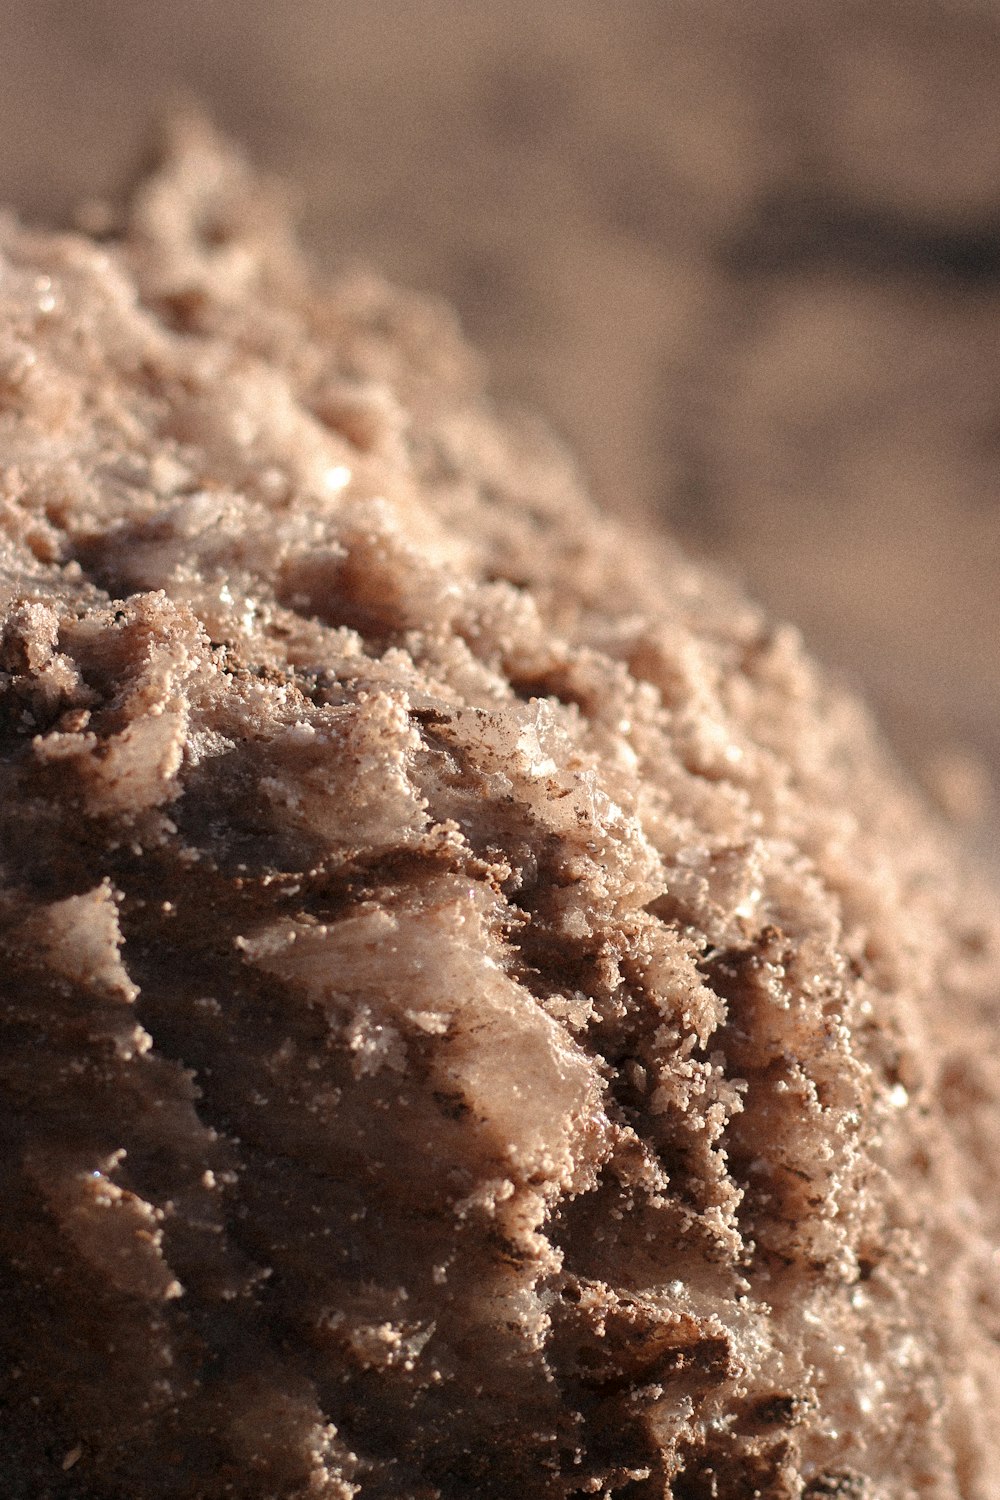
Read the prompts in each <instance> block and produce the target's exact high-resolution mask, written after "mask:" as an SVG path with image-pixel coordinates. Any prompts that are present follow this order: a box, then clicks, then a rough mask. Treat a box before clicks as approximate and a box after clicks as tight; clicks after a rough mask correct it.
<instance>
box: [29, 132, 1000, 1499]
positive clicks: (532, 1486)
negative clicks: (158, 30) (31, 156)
mask: <svg viewBox="0 0 1000 1500" xmlns="http://www.w3.org/2000/svg"><path fill="white" fill-rule="evenodd" d="M0 407H2V410H0V485H2V488H0V528H2V529H0V589H2V593H0V608H2V615H0V619H2V627H0V630H2V633H0V671H2V675H0V840H2V844H0V858H2V868H0V929H2V937H0V944H2V947H3V965H4V967H3V979H2V982H0V995H2V1004H3V1022H4V1027H5V1033H4V1038H3V1046H2V1054H0V1057H2V1062H0V1068H2V1106H0V1107H2V1109H3V1115H4V1117H3V1124H2V1139H3V1142H4V1150H3V1173H4V1177H3V1194H2V1197H0V1259H2V1267H0V1278H2V1279H0V1288H2V1294H3V1302H2V1308H3V1317H2V1340H3V1362H2V1372H0V1403H2V1406H3V1413H4V1427H3V1442H2V1444H0V1491H2V1493H3V1495H4V1496H5V1497H6V1500H48V1497H51V1500H61V1497H66V1500H91V1497H92V1500H123V1497H126V1496H127V1497H129V1500H154V1497H155V1500H167V1497H185V1500H217V1497H218V1500H221V1497H224V1496H228V1497H242V1500H267V1497H274V1500H293V1497H294V1500H306V1497H324V1496H325V1497H331V1500H348V1497H351V1496H354V1495H359V1496H360V1497H362V1500H438V1497H440V1500H473V1497H475V1500H479V1497H483V1500H509V1497H515V1496H517V1497H519V1500H520V1497H524V1500H549V1497H553V1500H554V1497H563V1496H569V1495H595V1496H600V1495H605V1496H620V1497H622V1500H625V1497H627V1500H653V1497H665V1496H676V1497H681V1500H702V1497H704V1500H708V1497H716V1500H750V1497H753V1496H757V1497H761V1500H820V1497H832V1496H839V1497H843V1500H848V1497H849V1500H911V1497H914V1496H918V1497H920V1500H995V1497H996V1496H998V1495H1000V1479H998V1475H1000V1447H998V1444H997V1436H996V1434H997V1430H998V1427H1000V1372H998V1365H1000V1353H998V1339H1000V1293H998V1281H1000V1201H998V1199H1000V1193H998V1176H997V1165H996V1162H997V1154H998V1150H1000V1074H998V1067H997V1062H996V1051H997V1047H996V1040H997V996H998V990H1000V940H998V934H997V930H996V926H995V923H994V922H993V919H992V916H991V912H992V907H991V905H990V901H989V899H988V896H987V895H986V894H981V893H978V892H977V891H976V890H975V889H974V888H973V887H972V885H971V883H970V882H969V881H968V880H965V881H962V880H960V879H959V878H958V876H957V874H956V868H957V865H956V856H955V854H954V851H953V850H951V849H950V848H949V847H948V846H947V845H946V843H945V841H944V836H943V835H942V834H940V833H939V832H938V830H937V829H936V827H935V826H934V825H933V823H932V821H931V818H930V815H929V814H928V813H927V812H926V810H925V809H924V807H923V806H922V805H921V803H920V801H919V799H918V798H917V796H916V794H915V793H914V792H912V791H911V790H910V789H909V787H908V786H907V785H906V784H905V782H904V781H903V780H902V778H901V777H900V776H899V775H898V773H897V772H896V771H895V770H894V768H893V767H892V765H891V764H890V763H889V762H888V760H887V759H886V757H884V755H883V753H882V751H881V749H880V747H879V744H878V742H877V740H876V739H875V738H874V737H873V734H872V732H871V729H870V727H869V725H868V723H867V721H866V718H865V715H864V713H863V711H862V710H861V709H860V708H859V706H858V705H857V703H855V702H854V701H853V700H852V699H850V698H848V697H846V696H844V695H842V694H841V693H840V692H839V691H838V690H836V689H835V688H834V687H832V686H831V685H830V683H829V682H828V681H826V680H825V679H824V677H823V676H822V674H821V673H819V672H818V671H817V670H816V669H815V668H814V667H813V666H812V665H811V664H810V663H809V662H808V660H807V659H805V657H804V656H803V654H802V652H801V650H800V647H799V643H798V639H797V637H796V634H795V632H794V631H792V630H791V629H789V628H787V627H781V626H775V625H773V624H772V623H771V622H770V621H768V620H767V619H765V618H763V617H762V616H761V614H760V613H759V611H757V610H756V609H755V608H754V607H753V606H751V605H749V604H748V603H747V602H746V601H745V600H744V599H743V598H742V597H740V596H739V595H738V594H737V593H735V592H734V591H732V590H730V589H729V588H728V587H726V586H725V585H724V584H723V583H721V582H720V581H719V580H717V579H715V578H712V577H710V576H707V575H706V574H705V573H704V572H702V571H700V570H698V569H695V568H694V567H692V566H690V565H689V564H688V563H687V562H685V560H684V559H683V558H682V557H680V556H679V555H677V554H676V553H675V552H674V551H673V550H672V549H671V548H670V546H669V544H668V543H666V542H665V541H663V540H662V539H661V538H658V537H651V536H650V537H634V536H629V535H625V534H623V533H621V532H620V531H617V530H615V529H613V528H612V527H611V525H610V524H608V523H606V522H605V521H604V520H602V519H601V517H600V516H599V515H597V514H596V513H595V512H594V511H593V510H592V509H591V508H590V506H589V504H588V502H587V500H586V498H585V497H584V495H583V494H582V492H581V488H580V485H579V481H578V479H577V477H576V475H575V474H574V472H573V470H572V468H571V467H570V466H569V464H568V463H567V460H566V458H565V456H564V455H563V453H562V452H561V451H560V450H559V449H558V448H557V447H556V446H555V445H554V444H553V443H552V442H551V441H550V440H549V439H548V438H547V437H546V435H545V432H544V429H541V428H540V427H538V426H536V425H535V424H534V423H533V422H531V421H528V420H526V419H524V418H523V417H510V418H504V419H501V418H499V417H498V415H497V414H496V412H495V411H494V410H493V409H492V408H491V407H490V405H489V404H488V402H487V401H486V400H485V398H484V397H483V396H482V394H481V392H480V388H479V371H478V367H477V364H476V362H475V360H474V359H473V357H472V356H471V355H470V354H469V352H468V350H467V349H466V347H465V346H464V345H463V343H462V341H461V338H460V337H459V335H458V333H457V330H456V328H455V326H454V323H453V321H452V319H451V318H450V317H449V315H448V313H447V312H446V311H445V310H443V309H442V308H440V307H438V306H436V305H431V304H428V303H427V302H424V301H421V300H420V299H417V298H415V297H411V296H408V295H403V294H401V293H399V292H396V291H394V290H391V289H390V288H388V287H386V286H385V285H383V284H382V283H381V282H379V281H377V280H375V279H370V278H367V277H365V276H363V275H355V276H353V277H351V278H349V279H346V280H342V281H340V282H339V283H336V284H334V285H333V286H319V285H317V284H316V283H315V282H314V280H313V278H312V277H311V275H310V273H309V271H308V269H307V268H306V267H304V266H303V265H302V263H301V262H300V260H299V258H298V256H297V254H296V252H295V249H294V247H293V245H292V244H291V243H290V241H289V239H288V236H287V232H286V229H285V227H284V223H283V220H282V216H281V214H280V212H279V210H278V209H277V208H275V207H272V205H271V203H270V201H269V198H268V195H267V193H266V191H265V190H264V189H262V187H261V185H260V184H259V183H258V182H257V181H256V180H255V179H254V178H253V177H252V175H251V174H250V173H249V172H248V170H247V169H246V168H245V167H244V166H243V165H242V164H241V163H240V162H239V161H238V160H236V159H234V158H233V157H232V156H230V155H229V154H228V153H226V152H225V151H223V150H221V149H220V148H219V147H218V146H217V144H216V143H215V142H214V141H213V140H212V139H211V138H210V137H209V136H208V135H207V134H206V133H205V132H204V131H203V130H201V129H200V128H199V127H196V126H186V127H183V128H181V129H179V130H178V132H177V133H176V136H175V139H174V141H173V143H172V145H171V147H170V149H169V151H168V153H167V159H166V162H165V165H164V166H163V167H162V168H161V170H160V171H159V172H158V174H157V175H155V176H154V177H152V178H151V179H150V180H149V181H147V182H146V183H145V184H144V185H143V186H142V187H141V188H140V190H139V192H138V193H137V195H136V198H135V200H134V203H133V206H132V210H131V214H130V217H129V219H128V222H127V225H126V226H125V227H124V229H123V230H122V232H121V234H120V235H116V236H115V237H112V238H109V239H107V240H105V241H104V242H103V243H95V242H92V241H90V240H88V239H86V238H84V237H81V236H76V235H65V236H53V235H50V234H38V233H32V232H29V231H27V230H24V229H22V228H20V227H18V226H17V225H16V224H15V223H14V222H12V221H6V222H5V223H4V224H3V227H2V231H0Z"/></svg>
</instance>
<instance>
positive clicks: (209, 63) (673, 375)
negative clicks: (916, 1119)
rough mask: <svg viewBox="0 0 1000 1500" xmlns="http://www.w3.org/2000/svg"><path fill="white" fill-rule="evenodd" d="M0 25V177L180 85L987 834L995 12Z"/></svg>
mask: <svg viewBox="0 0 1000 1500" xmlns="http://www.w3.org/2000/svg"><path fill="white" fill-rule="evenodd" d="M0 41H2V45H0V126H2V129H0V197H2V198H3V199H5V200H7V201H9V202H12V203H13V204H14V205H15V206H16V207H17V208H18V209H19V211H20V212H22V213H23V214H25V215H26V216H28V217H29V218H31V219H35V220H41V221H46V222H54V221H65V220H66V219H67V217H68V216H69V215H70V213H71V212H72V210H73V206H74V205H75V204H78V203H79V202H80V201H81V200H83V199H86V198H93V197H101V196H105V195H114V194H115V193H117V192H119V191H120V190H121V188H122V186H123V185H124V184H125V183H126V182H127V181H128V180H129V178H130V177H131V176H133V175H134V173H135V172H136V171H137V169H138V166H139V163H140V162H141V159H142V155H143V152H144V150H146V149H147V147H148V143H149V139H150V130H151V122H152V121H153V119H154V118H155V115H156V111H157V110H158V109H159V108H160V107H161V106H162V105H163V104H164V103H165V102H166V101H167V100H168V99H169V98H170V97H171V95H172V94H174V93H175V92H176V91H177V90H186V91H188V92H189V93H190V94H192V95H194V96H195V97H197V98H199V99H201V100H202V101H204V103H205V105H206V106H207V108H208V109H209V110H210V111H211V112H212V114H213V115H214V116H215V118H216V119H217V120H218V121H219V122H220V123H221V124H222V125H223V126H224V127H225V128H227V129H229V130H230V131H232V132H233V133H234V134H235V135H236V136H237V137H239V138H240V139H241V140H243V141H244V142H245V143H246V144H247V146H248V147H249V148H250V150H251V151H252V152H253V153H254V154H255V155H256V156H257V157H258V159H259V160H261V161H262V162H263V163H264V164H265V165H266V166H267V167H268V168H269V169H271V170H272V171H274V172H276V173H278V174H280V175H281V176H282V178H283V179H284V180H286V181H287V182H288V183H289V184H290V185H291V187H292V189H293V190H294V192H295V194H296V195H297V197H298V201H299V204H300V207H301V211H302V215H303V220H304V225H305V230H306V233H307V235H308V238H309V240H310V242H311V244H312V245H313V246H314V247H315V248H316V250H317V251H318V253H319V254H320V255H321V257H322V258H323V259H324V260H325V261H326V262H327V263H328V264H330V265H336V264H338V263H341V262H343V261H344V260H345V259H362V260H366V261H374V262H375V263H376V264H378V265H379V266H380V267H382V268H383V269H384V270H385V271H386V272H387V273H388V274H390V275H391V276H393V277H395V278H398V279H401V280H403V281H404V282H407V283H409V284H411V285H416V286H420V287H424V288H427V289H429V290H431V291H433V292H438V293H441V294H443V295H445V296H447V297H448V298H449V299H450V300H452V301H453V302H454V303H455V304H456V305H457V306H458V309H459V311H460V314H461V316H462V319H463V321H464V323H465V326H466V327H467V329H468V331H469V333H470V335H471V336H472V338H473V339H474V340H475V341H476V342H477V343H478V344H479V345H480V346H481V347H482V348H483V349H484V350H485V352H486V354H487V355H488V357H489V359H490V361H491V363H492V366H493V370H494V373H495V381H494V384H495V387H496V389H497V391H498V393H499V394H500V395H501V396H502V397H504V398H507V397H513V398H516V399H518V400H525V399H526V400H529V401H531V402H533V403H536V404H540V405H541V406H542V407H543V408H544V409H545V410H546V411H547V412H548V414H549V415H550V417H551V418H552V420H553V421H554V422H555V424H556V425H557V426H558V427H559V428H560V429H561V430H562V431H563V432H564V433H565V435H566V436H567V438H568V439H569V440H570V442H571V443H572V444H573V445H574V447H575V448H576V449H577V451H578V452H579V454H580V456H581V461H582V463H583V465H584V467H585V469H586V471H587V472H588V474H589V475H590V478H591V482H592V484H593V487H594V489H595V491H596V492H597V494H598V495H599V497H600V498H601V500H602V501H603V502H604V503H605V504H607V505H608V506H612V507H616V508H618V509H620V510H623V511H626V512H632V513H641V512H643V511H646V512H654V513H656V514H658V515H661V516H663V517H665V518H666V519H667V520H669V522H670V524H671V525H673V526H674V527H675V528H676V529H677V530H679V531H680V533H681V534H682V535H684V536H685V537H686V538H687V540H688V542H689V543H690V544H691V545H692V546H694V547H695V548H696V549H698V550H699V551H701V552H702V553H704V554H707V555H708V556H710V557H712V558H713V559H719V560H722V561H724V562H725V564H726V565H727V566H728V567H730V568H731V569H735V570H736V571H737V572H739V573H740V574H741V575H742V577H743V578H744V579H745V580H746V582H747V583H748V584H749V586H750V588H751V589H752V590H753V591H754V592H755V593H756V594H757V595H758V596H759V597H762V598H763V599H764V600H765V601H767V602H768V603H769V604H770V605H772V607H774V608H775V609H776V610H777V611H779V612H780V613H781V614H783V615H787V616H790V617H792V618H794V619H795V620H796V621H797V622H798V623H799V624H800V625H801V626H802V628H803V629H804V631H805V633H806V635H807V637H808V638H809V639H810V640H811V641H812V643H813V644H814V646H815V647H816V649H817V650H818V651H819V652H820V654H821V655H823V656H824V657H825V658H826V659H827V660H828V661H830V662H831V663H833V664H834V665H835V666H837V667H838V668H840V669H842V670H843V671H844V672H846V673H847V674H848V675H849V676H850V677H853V678H854V679H855V680H856V681H858V682H860V683H861V684H862V685H863V686H864V687H865V688H866V690H867V691H868V692H869V694H870V696H871V697H872V698H873V700H874V701H875V703H876V705H877V706H878V709H879V712H880V713H881V715H882V718H883V721H884V723H885V724H886V726H887V729H888V731H889V733H890V734H891V735H892V737H893V738H894V739H895V740H896V742H897V744H898V745H899V747H900V748H901V750H902V752H903V754H904V755H905V756H907V758H908V759H909V761H910V763H911V764H912V765H913V766H914V768H915V769H916V770H917V771H918V773H919V774H921V775H922V776H923V778H924V780H925V784H927V785H928V787H929V788H930V789H931V790H932V791H933V792H934V793H935V795H936V796H937V797H938V799H939V800H941V801H942V802H943V803H944V804H946V805H947V806H949V807H950V808H951V809H952V811H953V812H954V813H955V814H956V815H957V816H960V817H964V818H966V819H968V820H969V821H970V823H971V825H972V829H973V832H974V834H975V836H976V837H977V838H978V839H979V841H980V843H981V844H982V845H983V846H984V847H987V848H988V847H989V846H990V845H991V844H993V843H994V842H995V829H996V826H997V825H996V812H997V799H996V791H995V787H996V783H997V780H998V773H1000V689H998V680H1000V671H998V669H1000V644H998V642H1000V486H998V457H1000V395H998V390H1000V386H998V380H997V375H998V368H1000V318H998V312H1000V83H998V79H1000V66H998V65H1000V8H998V6H997V5H995V4H992V3H979V4H974V3H972V0H967V3H963V0H950V3H949V4H948V5H947V6H944V5H941V4H932V3H930V0H926V3H921V0H898V3H892V0H878V3H864V4H862V3H858V4H850V3H847V0H840V3H833V0H798V3H796V0H759V3H757V4H755V5H754V6H752V7H751V6H745V5H737V4H735V3H728V4H721V3H717V0H622V3H620V4H618V5H616V6H608V5H607V4H606V3H604V0H601V3H598V0H552V3H548V4H539V3H538V0H500V3H493V4H490V5H489V6H487V5H486V4H480V3H474V0H464V3H463V0H285V3H284V4H282V5H280V6H278V5H275V4H273V3H264V0H173V3H169V0H128V3H124V0H5V3H4V6H3V11H2V18H0Z"/></svg>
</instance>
